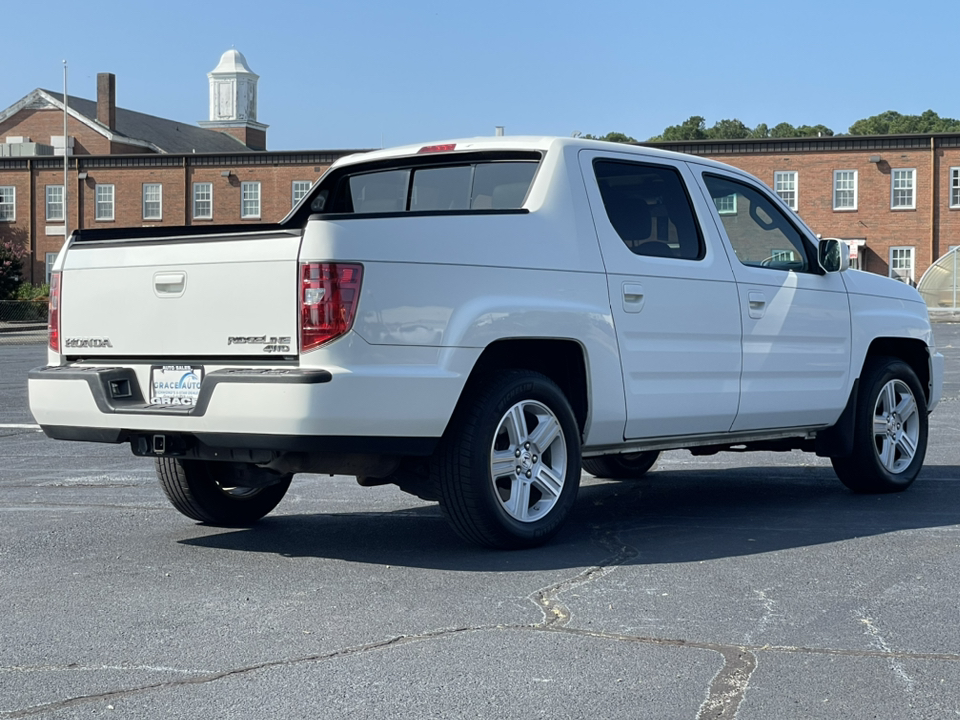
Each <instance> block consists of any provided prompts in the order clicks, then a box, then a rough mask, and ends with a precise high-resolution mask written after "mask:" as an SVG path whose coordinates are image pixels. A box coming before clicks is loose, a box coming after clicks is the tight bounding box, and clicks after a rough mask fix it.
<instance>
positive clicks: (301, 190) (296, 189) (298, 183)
mask: <svg viewBox="0 0 960 720" xmlns="http://www.w3.org/2000/svg"><path fill="white" fill-rule="evenodd" d="M311 185H313V183H312V182H310V181H309V180H294V181H293V186H292V187H293V192H292V197H293V205H291V207H295V206H296V204H297V203H298V202H300V201H301V200H302V199H303V196H304V195H306V194H307V193H308V192H310V186H311Z"/></svg>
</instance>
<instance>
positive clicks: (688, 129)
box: [651, 115, 707, 141]
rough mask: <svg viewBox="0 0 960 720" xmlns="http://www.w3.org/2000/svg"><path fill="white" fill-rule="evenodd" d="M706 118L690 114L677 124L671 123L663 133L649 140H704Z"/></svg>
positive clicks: (705, 135)
mask: <svg viewBox="0 0 960 720" xmlns="http://www.w3.org/2000/svg"><path fill="white" fill-rule="evenodd" d="M706 139H707V130H706V120H704V119H703V118H702V117H700V116H699V115H692V116H690V117H689V118H687V119H686V120H684V121H683V122H682V123H680V124H679V125H671V126H670V127H668V128H666V129H665V130H664V131H663V134H662V135H660V136H658V137H656V138H651V140H667V141H670V140H673V141H676V140H706Z"/></svg>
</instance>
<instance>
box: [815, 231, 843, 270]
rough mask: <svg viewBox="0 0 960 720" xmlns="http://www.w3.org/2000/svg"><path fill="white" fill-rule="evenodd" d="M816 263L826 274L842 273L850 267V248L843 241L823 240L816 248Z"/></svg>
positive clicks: (835, 239) (834, 239)
mask: <svg viewBox="0 0 960 720" xmlns="http://www.w3.org/2000/svg"><path fill="white" fill-rule="evenodd" d="M817 261H818V262H819V263H820V267H822V268H823V269H824V270H825V271H826V272H828V273H835V272H843V271H844V270H846V269H848V268H849V267H850V248H849V247H847V244H846V243H845V242H844V241H843V240H838V239H837V238H823V239H822V240H821V241H820V243H819V245H818V246H817Z"/></svg>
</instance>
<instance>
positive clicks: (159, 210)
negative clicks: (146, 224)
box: [143, 183, 163, 220]
mask: <svg viewBox="0 0 960 720" xmlns="http://www.w3.org/2000/svg"><path fill="white" fill-rule="evenodd" d="M154 188H155V189H156V191H157V199H156V200H148V199H147V194H148V193H149V192H150V191H151V190H153V189H154ZM148 203H150V204H156V206H157V212H156V214H153V215H148V214H147V204H148ZM143 219H144V220H163V184H162V183H144V184H143Z"/></svg>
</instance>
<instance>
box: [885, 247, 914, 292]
mask: <svg viewBox="0 0 960 720" xmlns="http://www.w3.org/2000/svg"><path fill="white" fill-rule="evenodd" d="M913 268H914V264H913V248H912V247H892V248H890V277H892V278H894V279H896V280H900V281H901V282H905V283H910V284H911V285H912V284H913Z"/></svg>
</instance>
